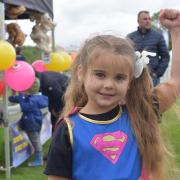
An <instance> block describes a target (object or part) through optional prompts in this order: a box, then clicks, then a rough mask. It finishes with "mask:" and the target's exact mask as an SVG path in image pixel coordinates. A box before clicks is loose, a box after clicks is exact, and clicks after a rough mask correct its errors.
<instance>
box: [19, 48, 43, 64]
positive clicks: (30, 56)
mask: <svg viewBox="0 0 180 180" xmlns="http://www.w3.org/2000/svg"><path fill="white" fill-rule="evenodd" d="M22 54H23V55H24V56H25V57H26V59H27V62H28V63H30V64H32V62H34V61H35V60H37V59H41V51H40V50H38V49H37V48H36V47H34V46H23V47H22Z"/></svg>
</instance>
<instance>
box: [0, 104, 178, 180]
mask: <svg viewBox="0 0 180 180" xmlns="http://www.w3.org/2000/svg"><path fill="white" fill-rule="evenodd" d="M160 126H161V129H162V134H163V137H164V139H165V140H166V144H167V146H168V149H169V151H170V153H171V156H170V158H171V159H174V162H173V163H174V164H173V165H172V166H171V172H172V177H170V178H168V180H178V179H179V178H180V101H179V102H178V103H177V104H176V105H175V106H174V107H173V108H171V109H170V110H169V111H168V112H166V113H165V114H164V115H163V119H162V123H161V125H160ZM49 143H50V141H49V142H47V143H46V144H45V146H44V152H45V154H46V153H47V151H48V147H49ZM43 170H44V167H36V168H29V167H27V162H25V163H24V164H22V165H21V166H20V167H18V168H13V169H12V177H11V179H12V180H46V179H47V176H45V175H43ZM1 179H5V172H2V171H0V180H1Z"/></svg>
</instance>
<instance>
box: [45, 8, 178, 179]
mask: <svg viewBox="0 0 180 180" xmlns="http://www.w3.org/2000/svg"><path fill="white" fill-rule="evenodd" d="M160 21H161V23H162V25H164V26H165V27H166V28H168V29H169V30H170V33H171V37H172V47H173V50H172V51H173V58H172V73H171V78H170V79H169V80H168V81H167V82H164V83H161V84H160V85H159V86H156V87H154V86H153V84H152V80H151V77H150V75H149V71H148V69H147V66H146V64H148V61H147V60H148V57H149V56H151V55H153V53H148V52H146V56H145V57H144V56H136V53H135V51H134V48H133V46H132V44H131V42H129V41H128V40H127V39H123V38H120V37H116V36H112V35H99V36H96V37H93V38H91V39H89V40H87V41H86V42H85V44H84V46H83V47H82V49H81V50H80V52H79V54H78V56H77V58H76V60H75V61H74V62H73V65H72V69H71V70H72V74H71V80H70V82H69V85H68V87H67V90H66V92H65V106H64V110H63V113H62V117H63V119H61V120H59V121H58V123H57V128H56V130H55V132H54V135H53V139H52V142H51V146H50V150H49V154H48V161H47V165H46V168H45V171H44V173H45V174H46V175H48V180H68V179H73V180H84V179H85V180H92V179H94V180H112V179H118V180H123V179H129V180H138V179H143V180H145V179H148V180H163V179H165V177H166V176H165V175H164V173H163V172H166V171H163V167H164V164H163V163H166V161H164V155H167V154H165V152H167V151H166V150H165V147H164V144H163V143H162V140H161V137H160V127H159V125H158V119H159V114H160V113H163V112H165V111H166V110H167V109H168V108H169V107H170V106H171V105H172V104H173V103H174V102H175V101H176V100H177V98H178V97H179V94H180V71H179V69H180V61H179V57H180V51H179V49H180V12H179V11H178V10H172V9H170V10H169V9H164V10H161V11H160ZM124 100H125V101H124ZM122 101H124V102H125V104H124V105H123V106H122V105H120V104H121V103H120V102H122Z"/></svg>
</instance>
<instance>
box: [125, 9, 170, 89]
mask: <svg viewBox="0 0 180 180" xmlns="http://www.w3.org/2000/svg"><path fill="white" fill-rule="evenodd" d="M137 22H138V24H139V26H138V28H137V30H136V31H134V32H132V33H130V34H128V35H127V37H128V38H130V39H131V40H132V41H133V42H134V46H135V50H136V51H140V52H142V51H143V50H145V51H149V52H154V53H156V56H154V57H150V63H149V64H148V66H149V70H150V74H151V77H152V79H153V84H154V86H156V85H158V84H159V83H160V77H162V76H163V74H164V72H165V71H166V69H167V67H168V63H169V52H168V48H167V45H166V43H165V39H164V37H163V35H162V33H160V32H158V31H156V30H154V29H153V28H152V25H151V17H150V14H149V12H148V11H146V10H143V11H140V12H139V13H138V16H137Z"/></svg>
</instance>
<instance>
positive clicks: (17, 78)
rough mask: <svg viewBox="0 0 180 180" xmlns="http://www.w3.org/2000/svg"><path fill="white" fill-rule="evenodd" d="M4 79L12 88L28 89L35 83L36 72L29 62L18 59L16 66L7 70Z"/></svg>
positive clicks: (16, 89) (18, 89) (17, 89)
mask: <svg viewBox="0 0 180 180" xmlns="http://www.w3.org/2000/svg"><path fill="white" fill-rule="evenodd" d="M4 80H5V82H6V83H7V85H8V86H9V87H10V88H11V89H13V90H15V91H26V90H27V89H29V88H30V87H31V86H32V85H33V83H34V80H35V72H34V69H33V67H32V66H31V65H30V64H28V63H27V62H24V61H16V62H15V65H14V66H12V67H11V68H9V69H7V70H6V71H5V73H4Z"/></svg>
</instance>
